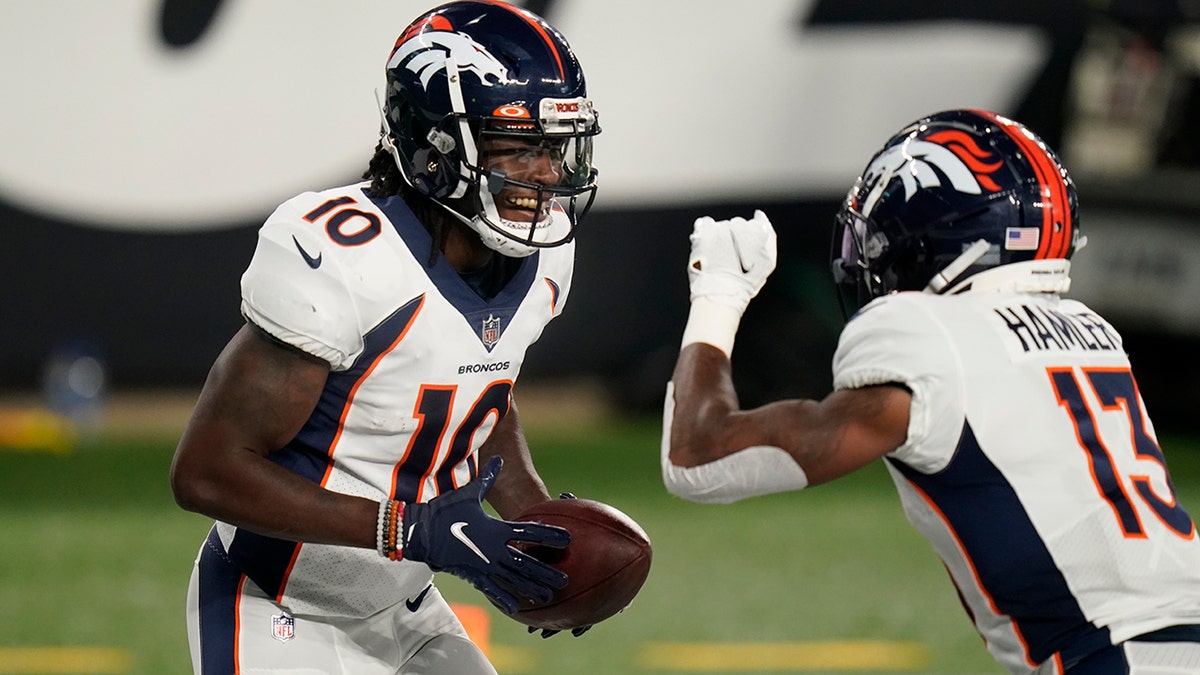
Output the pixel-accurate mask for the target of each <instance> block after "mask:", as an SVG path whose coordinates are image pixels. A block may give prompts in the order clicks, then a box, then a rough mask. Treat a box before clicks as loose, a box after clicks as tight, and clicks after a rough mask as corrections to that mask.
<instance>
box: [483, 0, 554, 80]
mask: <svg viewBox="0 0 1200 675" xmlns="http://www.w3.org/2000/svg"><path fill="white" fill-rule="evenodd" d="M479 1H480V2H485V3H487V4H489V5H496V6H497V7H503V8H505V9H507V10H509V11H511V12H512V13H513V14H516V15H517V16H519V17H521V18H522V19H524V20H525V22H526V23H528V24H529V25H530V26H531V27H532V28H533V29H534V30H536V31H537V32H538V35H541V36H542V40H544V41H545V42H546V46H547V47H549V48H550V53H551V54H554V61H555V62H556V63H557V64H558V74H559V76H560V77H562V78H564V79H566V77H567V71H566V69H565V68H563V62H562V55H561V54H559V53H558V48H557V47H556V46H555V44H554V40H553V39H552V38H551V37H550V34H549V33H547V32H546V29H545V28H544V27H543V26H542V24H541V23H539V22H537V21H535V20H534V19H533V15H532V14H530V13H529V12H528V11H526V10H523V9H521V8H520V7H513V6H512V5H510V4H508V3H507V2H500V1H499V0H479Z"/></svg>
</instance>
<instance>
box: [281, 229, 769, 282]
mask: <svg viewBox="0 0 1200 675" xmlns="http://www.w3.org/2000/svg"><path fill="white" fill-rule="evenodd" d="M292 238H293V239H295V237H292ZM729 241H731V242H733V253H734V255H736V256H737V259H738V266H740V267H741V268H742V274H749V272H750V270H748V269H746V263H744V262H742V251H741V249H739V248H738V245H737V239H736V238H734V237H730V238H729ZM296 245H297V246H299V245H300V244H296ZM318 264H319V263H318Z"/></svg>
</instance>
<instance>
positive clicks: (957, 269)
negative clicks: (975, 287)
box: [925, 239, 991, 295]
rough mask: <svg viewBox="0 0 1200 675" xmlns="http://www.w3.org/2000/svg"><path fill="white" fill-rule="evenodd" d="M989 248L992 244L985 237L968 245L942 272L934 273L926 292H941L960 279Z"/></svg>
mask: <svg viewBox="0 0 1200 675" xmlns="http://www.w3.org/2000/svg"><path fill="white" fill-rule="evenodd" d="M989 248H991V244H989V243H987V240H985V239H980V240H978V241H976V242H975V243H974V244H971V245H970V246H968V247H967V249H966V250H965V251H963V252H962V255H960V256H958V257H957V258H955V259H954V261H953V262H951V263H950V264H949V265H946V266H945V267H944V268H942V271H941V272H938V273H937V274H935V275H933V278H932V279H930V280H929V284H928V285H927V286H925V292H926V293H933V294H935V295H937V294H941V293H942V292H943V291H945V290H946V289H947V288H948V287H949V286H950V284H951V283H953V282H954V281H956V280H958V278H959V277H960V276H962V273H963V272H966V271H967V268H968V267H970V266H971V265H974V264H975V261H976V260H979V259H980V258H982V257H983V254H985V253H987V252H988V249H989Z"/></svg>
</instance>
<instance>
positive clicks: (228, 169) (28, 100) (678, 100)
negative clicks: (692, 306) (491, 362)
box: [0, 0, 1046, 230]
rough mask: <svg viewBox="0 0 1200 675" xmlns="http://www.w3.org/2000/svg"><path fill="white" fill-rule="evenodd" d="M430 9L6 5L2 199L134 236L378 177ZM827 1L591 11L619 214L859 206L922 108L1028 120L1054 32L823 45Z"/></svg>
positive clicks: (850, 32) (593, 81)
mask: <svg viewBox="0 0 1200 675" xmlns="http://www.w3.org/2000/svg"><path fill="white" fill-rule="evenodd" d="M431 4H432V3H428V2H425V1H421V2H414V1H413V0H389V1H383V0H341V1H339V2H336V3H335V2H332V1H328V2H327V1H320V2H318V1H314V0H252V1H247V0H227V1H226V2H223V3H221V6H220V11H219V12H218V14H217V16H216V19H215V21H214V23H213V24H212V25H211V26H210V28H209V31H208V32H207V33H206V34H205V35H204V36H203V37H202V39H201V40H199V41H198V42H197V43H196V44H194V45H192V46H191V47H189V48H188V49H184V50H172V49H170V48H168V47H166V46H164V45H163V44H162V42H161V39H160V38H159V28H158V13H159V12H160V11H161V6H162V0H108V1H106V2H82V1H78V0H38V1H37V2H24V1H21V0H0V61H2V62H3V63H4V64H5V65H4V67H3V68H2V69H0V91H3V92H4V105H3V106H0V199H4V200H5V201H8V202H10V203H11V204H13V205H14V206H17V207H19V208H22V209H27V210H29V211H32V212H34V213H40V214H44V215H47V216H51V217H57V218H63V219H66V220H69V221H72V222H77V223H80V224H88V225H98V226H102V227H105V228H112V229H138V230H182V229H192V230H194V229H210V228H222V227H229V226H234V225H239V224H244V223H245V222H247V221H250V220H254V219H258V218H261V217H262V215H263V214H265V213H267V212H269V210H270V209H271V208H272V207H273V206H274V205H275V204H277V203H279V202H280V201H282V200H283V199H285V198H287V197H289V196H291V195H292V194H294V193H296V192H299V191H302V190H306V189H313V188H320V187H325V186H329V185H333V184H338V183H342V182H346V181H347V180H350V179H353V178H355V177H357V175H358V174H359V173H361V171H362V168H363V167H364V165H365V162H366V160H367V158H368V157H369V156H370V154H371V151H372V149H373V147H374V143H375V138H376V134H377V131H378V128H379V118H378V113H377V111H376V104H375V90H376V89H381V88H382V84H383V64H384V60H385V58H386V56H387V54H388V52H389V50H390V48H391V46H392V44H393V42H394V41H395V37H396V35H397V34H398V33H399V32H400V31H401V30H402V29H403V27H404V26H405V25H406V24H407V23H408V22H409V21H410V20H411V19H412V18H414V17H415V16H416V15H417V14H419V13H421V12H422V11H424V10H425V9H427V8H428V7H430V6H431ZM809 4H810V3H809V1H808V0H755V2H754V3H753V11H752V12H750V11H746V8H745V3H736V2H730V1H729V0H653V1H650V0H569V1H567V2H557V3H554V4H553V6H552V7H553V11H554V14H552V15H551V16H550V17H549V18H550V20H551V22H552V23H553V24H555V25H556V26H557V27H558V28H559V29H560V30H562V32H563V33H564V34H565V35H566V36H567V39H568V40H569V41H570V42H571V44H572V46H573V47H574V49H575V51H576V53H577V54H578V56H579V58H580V61H581V62H582V64H583V66H584V71H585V73H586V76H587V78H588V83H589V89H590V92H591V94H592V97H593V98H594V99H595V101H596V102H597V106H598V107H599V109H600V114H601V124H602V126H603V128H604V133H603V135H602V136H601V137H600V139H599V141H598V147H597V150H596V154H597V164H598V166H599V167H600V170H601V197H600V199H599V200H598V202H597V208H599V209H603V208H607V207H619V206H638V205H654V206H667V207H669V206H677V205H686V204H688V203H690V202H691V201H693V200H694V199H696V198H697V197H702V198H704V199H705V200H708V201H713V200H720V199H727V198H736V199H737V200H739V201H746V200H753V199H757V198H763V199H779V198H784V199H797V198H799V199H803V198H807V197H816V198H821V197H825V198H827V197H830V196H837V195H839V194H840V193H841V192H842V191H844V190H845V189H846V188H847V187H848V186H849V184H850V182H851V181H852V180H853V178H854V177H855V176H856V175H857V173H858V171H859V170H860V169H861V168H862V167H861V166H860V164H861V163H862V162H863V161H865V158H866V157H868V156H869V155H870V153H871V151H872V150H874V149H875V148H876V147H877V146H878V145H881V144H882V142H883V141H884V140H885V139H886V138H887V137H888V136H889V135H890V134H891V133H892V132H893V131H895V130H897V129H899V128H900V127H901V126H902V125H903V124H905V123H906V122H908V121H910V120H912V119H914V118H916V117H919V116H921V115H923V114H926V113H930V112H934V111H936V110H941V109H944V108H951V107H984V108H992V109H997V110H1007V109H1008V108H1010V107H1011V106H1015V105H1016V104H1017V103H1018V101H1016V100H1014V98H1015V97H1016V96H1019V95H1020V92H1021V91H1022V90H1023V88H1024V86H1025V85H1026V84H1027V82H1028V80H1029V78H1031V77H1033V76H1034V75H1035V74H1036V73H1037V72H1038V70H1039V69H1040V68H1041V65H1042V61H1043V59H1044V58H1045V52H1046V45H1045V41H1044V39H1043V37H1042V35H1041V33H1040V32H1039V31H1038V30H1037V29H1036V28H1033V27H1019V26H999V25H983V24H974V23H971V24H958V23H945V22H942V23H928V24H921V23H917V24H909V25H907V26H905V27H889V28H888V29H887V30H882V29H879V28H874V29H871V28H822V29H821V30H819V31H818V30H808V31H806V30H805V29H804V27H803V25H802V24H803V20H802V19H803V17H804V16H806V15H807V12H808V10H809Z"/></svg>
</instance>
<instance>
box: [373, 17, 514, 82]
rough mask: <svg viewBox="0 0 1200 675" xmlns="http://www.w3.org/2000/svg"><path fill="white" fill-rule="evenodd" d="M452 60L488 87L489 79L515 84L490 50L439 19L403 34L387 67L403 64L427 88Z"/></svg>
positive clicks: (461, 69) (436, 18)
mask: <svg viewBox="0 0 1200 675" xmlns="http://www.w3.org/2000/svg"><path fill="white" fill-rule="evenodd" d="M406 60H407V62H406ZM449 61H453V62H454V64H455V66H457V68H458V71H459V72H464V71H465V72H470V73H474V74H475V76H476V77H478V78H479V82H480V83H481V84H483V86H485V87H490V86H492V82H491V81H489V79H488V78H494V80H495V83H496V84H508V83H510V82H513V80H510V79H509V78H508V68H505V67H504V64H502V63H500V60H499V59H497V58H496V57H495V56H493V55H492V54H491V53H490V52H488V50H487V48H485V47H484V46H483V45H481V44H479V43H478V42H476V41H475V40H474V39H472V38H471V36H469V35H467V34H466V33H457V32H455V31H454V29H453V27H452V26H451V25H450V22H449V21H447V20H446V18H445V17H440V16H435V17H431V18H430V20H428V21H426V22H424V23H421V24H417V25H415V26H413V27H412V28H410V29H409V30H408V31H406V32H405V33H404V35H401V36H400V39H399V40H397V42H396V47H395V49H393V51H392V56H391V58H390V59H388V64H387V67H388V68H395V67H397V66H399V65H400V64H401V63H403V64H404V67H405V68H407V69H408V70H411V71H412V72H413V73H415V74H416V75H417V76H418V77H419V78H420V80H421V86H423V87H425V88H426V89H428V88H429V80H431V79H432V78H433V76H434V74H436V73H437V72H438V71H442V70H445V69H446V63H447V62H449Z"/></svg>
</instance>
